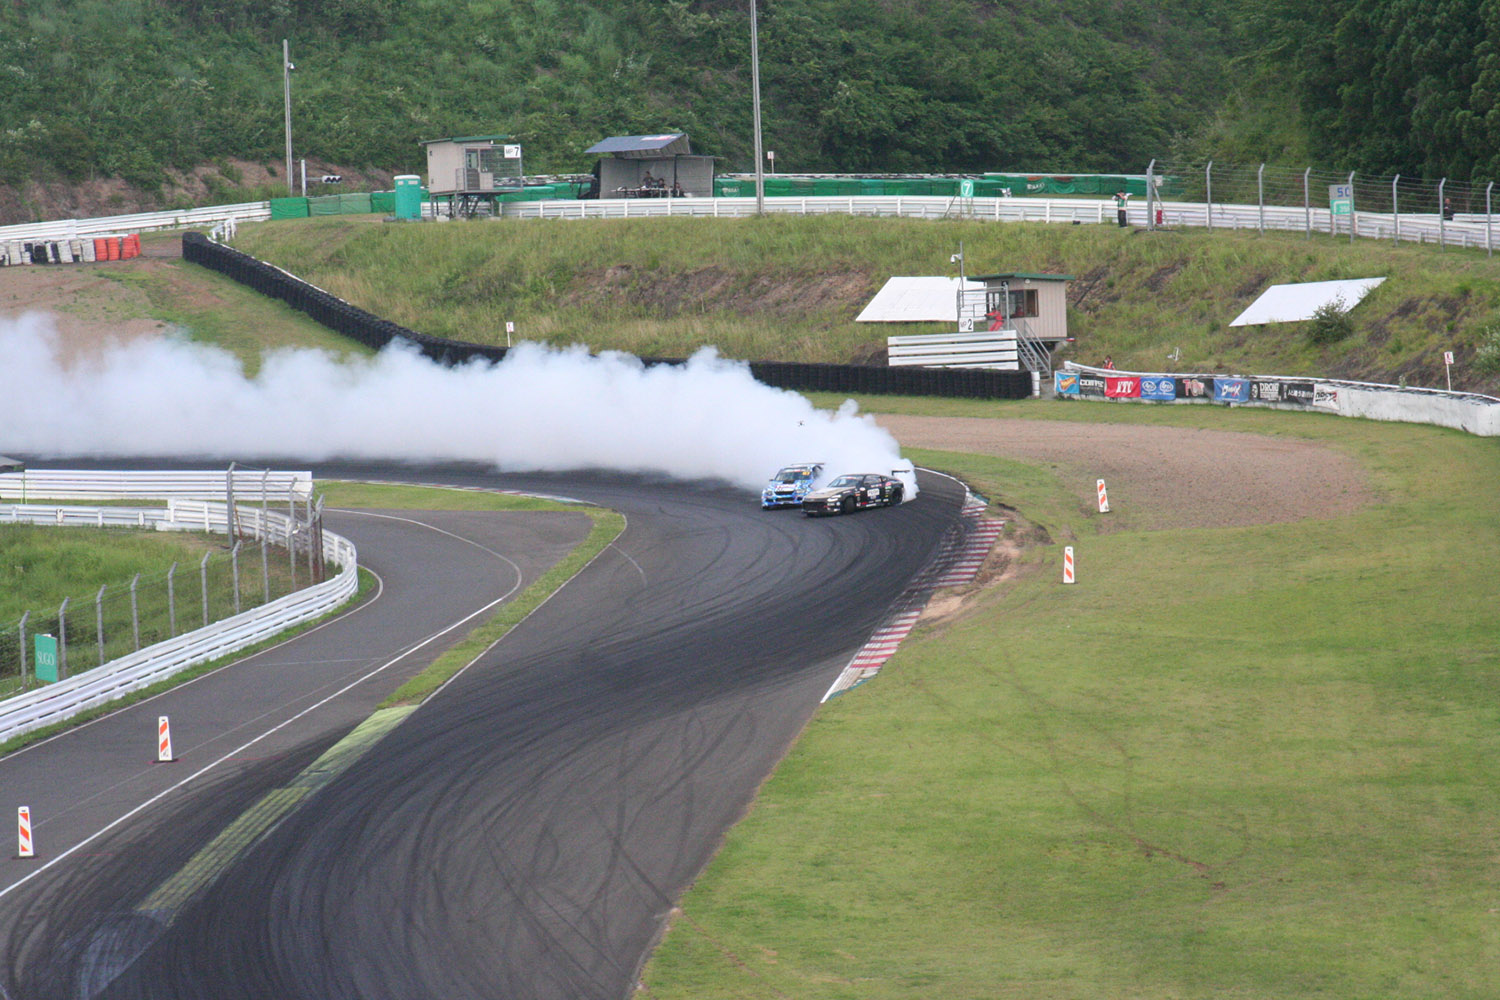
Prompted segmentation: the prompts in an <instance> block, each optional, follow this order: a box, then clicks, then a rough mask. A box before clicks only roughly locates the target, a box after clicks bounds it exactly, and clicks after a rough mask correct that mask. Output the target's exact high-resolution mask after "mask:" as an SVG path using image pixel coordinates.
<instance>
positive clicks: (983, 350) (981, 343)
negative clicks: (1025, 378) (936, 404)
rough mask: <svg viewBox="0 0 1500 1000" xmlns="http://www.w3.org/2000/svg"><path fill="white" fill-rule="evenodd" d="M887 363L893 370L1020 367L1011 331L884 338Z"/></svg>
mask: <svg viewBox="0 0 1500 1000" xmlns="http://www.w3.org/2000/svg"><path fill="white" fill-rule="evenodd" d="M885 346H886V359H887V363H888V364H890V365H892V366H893V367H899V366H901V365H922V366H925V367H929V368H1002V369H1007V370H1009V371H1015V370H1017V369H1019V368H1020V367H1021V361H1020V358H1021V355H1020V349H1019V348H1018V346H1017V345H1016V331H1014V330H984V331H979V332H974V333H921V334H910V335H906V336H899V337H887V338H885Z"/></svg>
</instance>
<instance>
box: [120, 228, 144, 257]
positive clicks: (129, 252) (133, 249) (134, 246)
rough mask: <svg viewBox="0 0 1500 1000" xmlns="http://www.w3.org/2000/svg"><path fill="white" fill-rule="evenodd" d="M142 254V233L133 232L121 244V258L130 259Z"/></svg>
mask: <svg viewBox="0 0 1500 1000" xmlns="http://www.w3.org/2000/svg"><path fill="white" fill-rule="evenodd" d="M140 255H141V234H140V233H131V234H130V235H129V236H127V237H125V242H124V243H123V244H122V245H121V248H120V259H121V260H129V259H130V258H132V257H139V256H140Z"/></svg>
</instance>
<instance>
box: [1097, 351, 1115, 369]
mask: <svg viewBox="0 0 1500 1000" xmlns="http://www.w3.org/2000/svg"><path fill="white" fill-rule="evenodd" d="M1100 367H1102V368H1106V369H1108V370H1110V371H1114V370H1115V359H1114V358H1112V357H1110V356H1109V355H1108V354H1106V355H1105V356H1104V364H1103V365H1101V366H1100Z"/></svg>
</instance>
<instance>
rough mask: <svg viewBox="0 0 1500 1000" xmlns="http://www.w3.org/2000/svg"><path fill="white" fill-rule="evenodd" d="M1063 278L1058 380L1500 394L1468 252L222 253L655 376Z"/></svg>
mask: <svg viewBox="0 0 1500 1000" xmlns="http://www.w3.org/2000/svg"><path fill="white" fill-rule="evenodd" d="M959 243H963V245H964V249H965V253H966V256H967V259H968V262H969V264H968V270H969V273H971V274H982V273H992V272H997V271H1049V272H1054V273H1065V274H1070V275H1073V276H1074V278H1075V280H1074V281H1073V282H1072V283H1071V285H1070V293H1069V330H1070V332H1071V333H1072V334H1074V335H1075V336H1076V337H1077V340H1078V342H1077V344H1076V345H1075V347H1074V348H1073V352H1072V353H1071V354H1065V355H1064V357H1071V358H1072V359H1073V360H1080V361H1086V362H1097V361H1098V359H1100V358H1102V357H1103V356H1104V355H1105V354H1111V355H1113V356H1114V358H1115V361H1116V363H1117V364H1119V365H1120V366H1121V367H1122V368H1137V369H1141V370H1148V371H1149V370H1156V369H1159V368H1160V367H1161V366H1162V365H1164V364H1167V361H1166V358H1167V355H1169V354H1171V353H1173V352H1174V351H1180V355H1179V358H1180V360H1178V361H1177V362H1174V364H1175V365H1176V366H1177V367H1178V368H1179V369H1180V370H1212V371H1239V372H1246V371H1258V372H1262V373H1267V374H1273V373H1274V374H1316V375H1322V376H1328V377H1349V378H1361V379H1366V380H1371V381H1384V382H1391V383H1395V382H1397V381H1398V380H1400V379H1406V380H1407V381H1408V382H1409V383H1410V384H1412V385H1426V386H1441V385H1443V384H1444V370H1443V364H1442V352H1443V351H1444V350H1454V351H1455V352H1456V354H1457V365H1456V367H1455V368H1454V370H1453V374H1454V378H1455V385H1456V386H1457V387H1459V388H1464V389H1470V390H1475V391H1489V392H1496V391H1500V372H1497V371H1488V372H1482V371H1480V370H1478V368H1477V367H1475V366H1474V364H1473V362H1474V360H1475V352H1476V349H1477V348H1478V346H1479V345H1481V344H1483V343H1488V342H1491V341H1496V342H1500V341H1497V337H1500V335H1497V334H1496V331H1497V330H1500V282H1497V281H1496V280H1495V271H1494V267H1493V262H1492V261H1490V260H1489V259H1488V258H1486V257H1485V256H1484V254H1483V253H1482V252H1480V251H1457V250H1450V251H1447V252H1445V253H1439V252H1437V251H1436V250H1435V249H1434V248H1431V247H1418V246H1409V245H1408V246H1401V247H1393V246H1391V245H1390V244H1388V243H1380V242H1376V241H1373V240H1361V241H1358V242H1357V243H1355V244H1354V245H1352V246H1351V245H1350V244H1349V243H1348V242H1347V241H1339V240H1335V239H1332V238H1330V237H1328V236H1326V235H1315V236H1313V237H1312V238H1307V237H1304V236H1302V235H1300V234H1296V233H1266V234H1258V233H1253V232H1225V231H1222V230H1217V231H1214V232H1207V231H1201V230H1182V231H1164V232H1155V233H1148V232H1140V231H1136V230H1133V229H1119V228H1117V227H1115V226H1107V225H1106V226H1097V225H1087V226H1060V225H1047V224H1044V223H1002V224H996V223H989V222H975V221H958V220H949V221H920V220H896V219H873V218H855V217H848V216H837V215H830V216H811V217H798V216H768V217H765V218H760V219H739V220H717V219H704V218H674V219H667V218H659V219H619V220H572V221H557V220H552V221H548V220H538V219H530V220H523V219H506V220H494V221H487V222H470V223H447V224H431V225H405V226H397V225H387V224H384V223H382V222H381V221H380V220H379V219H378V218H374V217H371V218H363V217H355V216H341V217H336V218H328V219H308V220H294V221H284V222H273V223H260V224H255V225H247V226H245V227H244V228H243V230H242V231H241V234H240V236H239V238H238V239H237V240H236V244H235V245H236V247H237V248H238V249H241V250H244V251H245V252H247V253H250V254H253V255H255V256H258V257H261V258H263V259H267V260H270V261H272V262H274V263H276V264H279V265H281V266H283V267H286V268H288V269H289V270H291V271H293V272H294V273H296V274H298V275H300V276H302V277H304V278H306V279H307V280H309V281H311V282H313V283H314V284H317V285H319V286H320V287H323V288H326V289H328V290H329V291H331V292H333V293H334V294H336V295H340V296H342V297H344V298H346V299H348V300H350V301H352V302H354V303H355V304H357V305H359V306H361V307H363V308H365V309H368V310H370V311H371V312H374V313H376V314H377V315H380V316H383V317H386V318H388V319H392V320H395V321H397V322H399V323H401V324H403V325H405V326H408V327H410V328H412V329H414V330H418V331H421V332H424V333H430V334H435V335H438V336H444V337H453V338H456V339H460V340H470V341H478V342H481V343H499V344H503V343H505V333H504V330H505V322H506V321H507V320H509V321H514V322H515V323H516V328H517V336H518V337H520V338H522V339H532V340H543V341H547V342H549V343H554V344H571V343H577V342H582V343H586V344H588V345H589V346H590V347H592V348H595V349H603V348H611V349H620V350H627V351H632V352H634V353H637V354H643V355H655V356H668V357H672V356H678V357H681V356H686V355H687V354H689V353H691V352H692V350H693V349H694V348H696V347H698V346H700V345H702V344H705V343H708V344H715V345H717V346H718V347H719V348H720V350H721V352H722V353H724V354H725V355H726V356H729V357H737V358H749V359H776V360H785V361H829V362H839V363H849V362H856V363H857V362H863V361H866V360H868V359H870V358H872V357H877V356H879V352H880V351H882V350H883V349H884V347H885V340H884V338H885V337H886V335H888V334H897V333H911V332H923V333H930V332H933V331H932V329H931V327H930V325H926V324H923V325H920V327H921V328H920V329H917V328H915V327H914V326H913V325H909V324H856V323H855V322H853V320H854V317H855V316H856V315H857V314H858V312H859V310H860V309H861V308H863V306H864V305H865V303H866V302H867V301H868V300H869V298H870V297H871V296H872V295H874V293H875V292H876V291H877V290H878V289H879V288H880V286H881V285H882V284H883V283H884V282H885V280H886V279H887V278H888V277H890V276H892V275H922V274H928V275H933V274H953V273H956V270H955V268H954V265H952V264H950V263H949V259H948V258H949V256H950V255H951V254H952V253H953V252H954V251H956V250H957V249H958V245H959ZM1380 276H1385V277H1387V278H1388V280H1387V281H1386V282H1385V284H1383V285H1382V286H1380V287H1379V288H1377V289H1376V290H1375V291H1374V292H1373V293H1372V294H1371V295H1370V296H1369V298H1367V299H1366V300H1365V301H1364V302H1363V303H1362V304H1361V305H1360V306H1359V307H1358V308H1357V309H1356V310H1355V311H1354V312H1353V313H1352V314H1351V318H1352V320H1353V326H1354V331H1353V334H1352V335H1351V336H1350V337H1349V338H1348V339H1346V340H1344V341H1342V342H1339V343H1334V344H1330V345H1327V346H1317V345H1313V344H1311V343H1310V342H1309V341H1308V338H1307V330H1306V324H1279V325H1272V326H1265V327H1238V328H1230V327H1229V326H1228V324H1229V322H1230V321H1231V320H1232V319H1234V318H1235V316H1236V315H1238V314H1239V312H1240V311H1241V310H1243V309H1244V308H1245V307H1246V306H1248V305H1249V304H1250V302H1251V301H1253V300H1254V299H1255V297H1256V296H1257V295H1259V294H1260V292H1262V291H1264V290H1265V288H1266V287H1268V286H1269V285H1271V284H1275V283H1281V282H1297V281H1324V280H1330V279H1335V278H1364V277H1380Z"/></svg>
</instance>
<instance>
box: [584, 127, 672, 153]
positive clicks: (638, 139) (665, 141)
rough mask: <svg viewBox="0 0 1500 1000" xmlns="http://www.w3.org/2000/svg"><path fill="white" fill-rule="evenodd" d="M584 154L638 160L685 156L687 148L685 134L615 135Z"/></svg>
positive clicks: (601, 141)
mask: <svg viewBox="0 0 1500 1000" xmlns="http://www.w3.org/2000/svg"><path fill="white" fill-rule="evenodd" d="M584 152H585V153H613V154H614V155H616V156H620V157H626V158H631V159H640V158H644V157H648V156H686V155H688V154H690V153H691V152H692V150H691V149H689V148H688V137H687V133H686V132H664V133H662V134H660V135H616V136H611V137H610V138H608V139H601V140H600V141H599V142H596V143H594V144H593V145H592V146H590V147H589V148H588V149H585V150H584Z"/></svg>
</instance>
